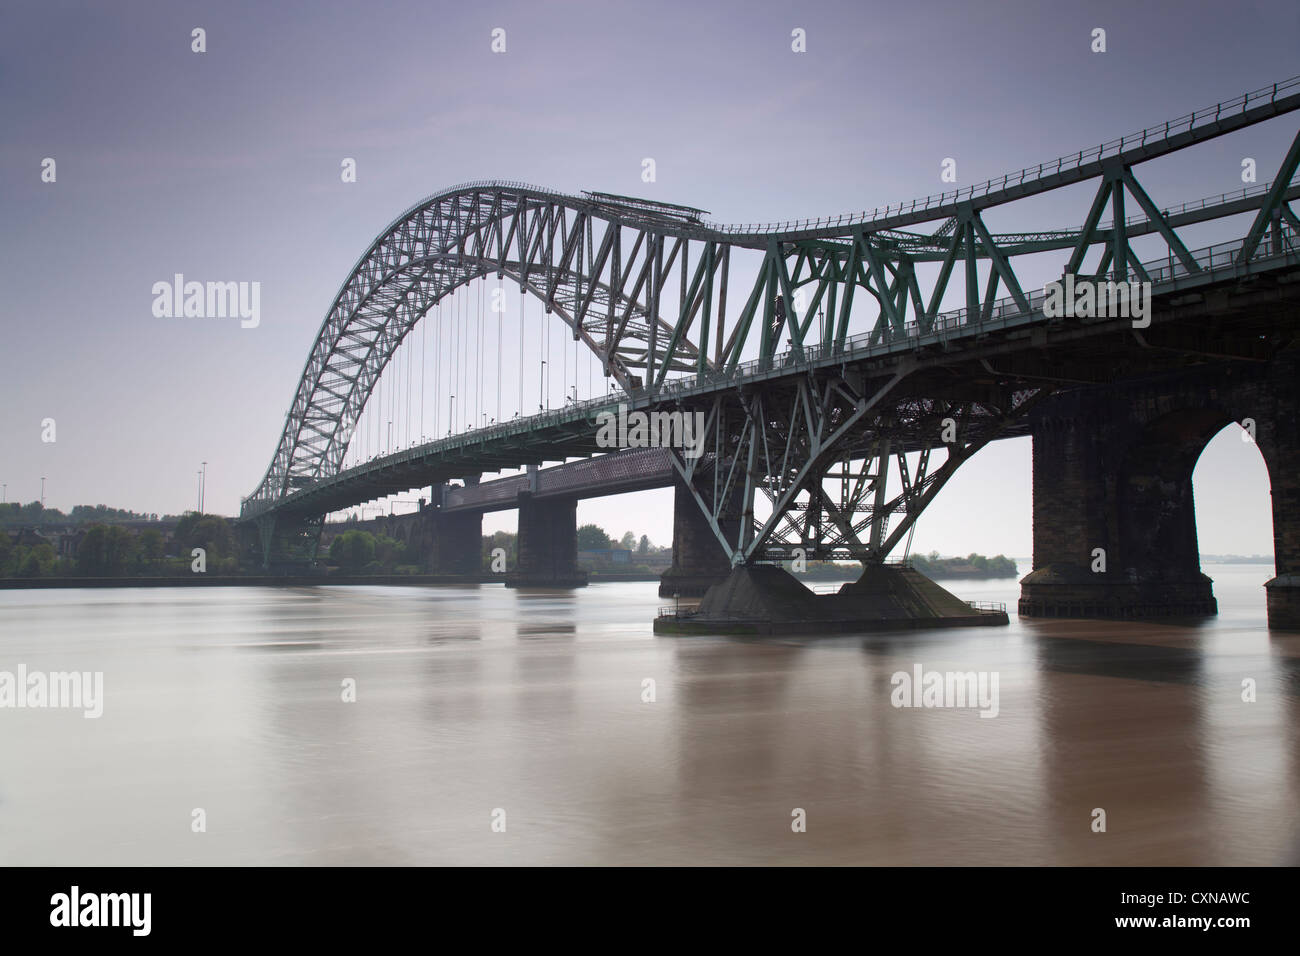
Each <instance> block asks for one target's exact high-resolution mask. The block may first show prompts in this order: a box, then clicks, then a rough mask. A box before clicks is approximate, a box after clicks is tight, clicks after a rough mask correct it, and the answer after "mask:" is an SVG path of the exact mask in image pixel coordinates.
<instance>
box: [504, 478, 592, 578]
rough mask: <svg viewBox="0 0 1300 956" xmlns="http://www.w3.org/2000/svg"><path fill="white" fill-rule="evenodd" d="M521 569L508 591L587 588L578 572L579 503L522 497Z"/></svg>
mask: <svg viewBox="0 0 1300 956" xmlns="http://www.w3.org/2000/svg"><path fill="white" fill-rule="evenodd" d="M517 547H518V560H519V564H518V567H516V568H514V569H513V570H511V571H509V572H507V574H506V582H505V583H506V587H508V588H576V587H584V586H585V585H586V584H587V573H586V572H585V571H581V570H579V569H578V499H576V498H547V499H544V500H538V499H537V498H535V497H534V496H533V494H532V493H531V492H526V491H524V492H520V493H519V538H518V542H517Z"/></svg>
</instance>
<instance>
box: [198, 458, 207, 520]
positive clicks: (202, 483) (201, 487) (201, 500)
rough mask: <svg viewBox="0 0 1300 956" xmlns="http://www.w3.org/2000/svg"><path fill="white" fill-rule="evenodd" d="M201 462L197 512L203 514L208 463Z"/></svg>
mask: <svg viewBox="0 0 1300 956" xmlns="http://www.w3.org/2000/svg"><path fill="white" fill-rule="evenodd" d="M202 464H203V471H201V472H199V514H203V505H204V503H205V501H206V498H207V490H208V463H207V462H206V461H205V462H203V463H202Z"/></svg>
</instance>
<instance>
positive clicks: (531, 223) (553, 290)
mask: <svg viewBox="0 0 1300 956" xmlns="http://www.w3.org/2000/svg"><path fill="white" fill-rule="evenodd" d="M1296 88H1300V79H1297V80H1292V81H1288V82H1287V83H1284V84H1280V85H1279V84H1275V85H1274V86H1273V88H1272V90H1271V92H1270V90H1269V89H1267V88H1266V89H1264V90H1260V91H1255V92H1254V93H1252V94H1247V95H1246V96H1244V97H1241V98H1240V99H1239V101H1238V100H1234V101H1230V102H1228V103H1225V104H1220V105H1219V106H1218V107H1215V108H1214V109H1213V112H1212V114H1211V111H1209V110H1203V111H1198V113H1195V114H1191V115H1190V116H1189V117H1184V118H1183V119H1181V120H1179V121H1177V122H1174V123H1172V124H1165V127H1164V129H1163V131H1161V130H1160V129H1159V128H1153V129H1151V130H1147V131H1144V132H1143V133H1142V135H1141V140H1140V142H1139V141H1138V139H1137V137H1133V138H1131V141H1130V138H1128V137H1126V138H1125V139H1124V140H1121V141H1118V142H1117V144H1103V145H1102V146H1101V147H1097V148H1095V149H1094V150H1089V151H1080V152H1079V154H1078V155H1077V157H1075V156H1071V157H1063V158H1062V159H1061V160H1058V161H1057V162H1056V163H1055V167H1054V168H1053V166H1052V164H1040V166H1039V167H1036V168H1035V169H1034V170H1027V171H1022V172H1021V174H1020V177H1019V179H1018V180H1015V181H1013V180H1014V177H1012V176H1008V177H1003V178H1002V180H1001V182H1000V183H999V182H997V181H990V182H989V183H985V184H983V185H982V186H979V187H971V188H968V189H966V190H958V191H954V192H953V193H951V194H944V195H943V196H939V197H931V198H930V199H927V200H924V201H920V200H918V201H916V202H913V203H911V204H910V206H909V205H907V204H902V205H900V206H899V207H897V208H894V207H890V208H889V209H886V210H884V211H883V212H882V211H880V210H877V211H873V212H872V213H870V214H863V216H861V217H853V216H839V217H835V218H834V219H830V218H828V219H826V220H818V221H817V222H816V223H812V222H802V223H788V224H784V226H783V227H781V228H779V229H774V228H772V227H735V226H731V227H727V226H718V225H714V224H711V223H706V222H704V221H702V219H701V218H700V214H701V213H702V211H701V210H696V209H692V208H689V207H681V206H673V205H670V204H665V203H657V202H653V201H650V200H637V199H629V198H627V197H614V196H609V195H606V194H597V193H588V194H585V195H584V196H572V195H567V194H563V193H559V192H555V191H552V190H546V189H539V188H537V187H531V186H525V185H523V184H518V183H500V182H485V183H477V184H470V185H467V186H462V187H457V188H454V189H451V190H448V191H446V192H444V193H441V194H439V195H436V196H434V197H432V198H430V199H428V200H426V201H424V202H422V203H420V204H418V205H417V206H415V207H412V209H410V210H408V211H407V212H406V213H404V214H403V215H402V216H400V217H399V218H398V219H397V220H395V221H394V222H393V223H392V224H391V225H390V226H389V227H388V229H386V230H385V231H384V233H382V234H381V235H380V236H379V237H378V238H377V239H376V240H375V241H374V243H372V245H371V247H370V248H369V249H368V250H367V252H366V254H365V255H363V256H362V258H361V259H360V260H359V261H358V263H357V265H356V266H355V267H354V268H353V270H352V273H351V274H350V276H349V278H348V280H347V281H346V282H345V283H344V285H343V288H342V289H341V290H340V292H339V293H338V296H337V297H336V299H335V302H334V304H333V306H332V307H331V309H330V311H329V313H328V315H327V317H326V319H325V321H324V323H323V324H322V327H321V330H320V332H319V333H318V335H317V339H316V342H315V344H314V346H313V348H312V351H311V353H310V355H309V357H308V359H307V362H306V365H305V367H304V370H303V374H302V376H301V378H300V380H299V383H298V387H297V390H296V392H295V396H294V400H293V403H292V405H291V407H290V410H289V412H288V414H287V416H286V423H285V427H284V430H283V432H282V435H281V438H280V441H279V444H278V446H277V449H276V453H275V456H274V457H273V459H272V461H271V464H270V466H269V468H268V470H267V473H266V475H265V476H264V478H263V480H262V482H261V484H260V486H259V487H258V489H257V490H256V491H255V492H254V494H253V495H251V496H250V497H249V498H248V499H246V500H245V511H246V513H247V514H248V516H250V517H251V516H252V515H253V514H254V513H260V512H261V511H264V510H265V509H266V508H267V507H273V506H274V505H275V503H277V502H279V501H281V500H282V499H283V498H284V497H286V496H287V495H289V494H291V493H292V492H293V491H294V490H296V489H298V488H303V487H308V486H310V485H311V484H313V483H315V482H317V481H319V480H320V479H321V478H324V477H329V476H331V475H334V474H336V473H337V472H338V469H339V467H340V465H341V462H342V460H343V456H344V454H345V452H346V450H347V446H348V442H349V441H350V439H351V436H352V430H353V428H354V427H355V424H356V422H357V420H358V418H359V416H360V414H361V410H362V408H363V407H364V405H365V402H366V400H367V398H368V397H369V395H370V392H371V389H372V388H373V387H374V384H375V382H376V381H377V380H378V378H379V376H380V374H381V373H382V371H383V369H384V368H385V366H386V364H387V362H388V361H389V359H390V358H391V356H392V355H393V353H394V351H395V350H396V348H397V346H398V345H399V344H400V343H401V342H402V340H403V338H404V337H405V335H406V334H407V333H408V332H409V331H410V329H411V328H412V327H414V325H415V324H416V323H417V322H418V321H419V320H420V319H421V318H422V317H423V316H424V315H425V313H426V312H427V311H428V310H429V308H431V307H432V306H433V305H434V304H435V303H436V302H437V301H439V300H440V299H441V298H443V297H444V296H446V295H449V294H450V293H452V292H453V291H454V290H455V289H457V288H459V287H461V286H463V285H465V284H467V283H468V282H470V281H472V280H473V279H475V278H478V277H482V276H486V275H490V274H491V273H493V272H495V273H496V274H497V275H498V276H501V277H506V276H508V277H509V278H511V279H512V280H513V281H515V282H517V283H518V284H519V285H520V287H521V289H523V290H525V291H527V292H528V293H531V294H532V295H534V296H535V297H537V298H539V299H540V300H541V301H542V302H543V303H544V304H545V307H546V310H547V312H548V313H553V314H556V315H558V316H559V317H560V319H561V320H562V321H564V322H565V323H566V325H568V326H569V327H570V329H571V330H572V333H573V335H574V337H575V338H576V339H578V340H581V341H582V342H583V343H584V344H585V345H586V347H587V348H588V349H590V350H591V351H592V352H593V353H595V354H596V355H597V356H598V357H599V359H600V361H601V363H602V367H603V369H604V370H605V373H606V374H607V375H608V376H610V377H612V378H613V379H615V380H616V381H617V382H618V384H619V385H620V386H621V387H622V388H623V389H624V390H625V391H628V392H634V391H636V390H638V389H642V388H648V389H649V390H651V391H653V390H654V389H655V388H657V387H659V386H662V385H663V384H664V383H665V382H666V381H667V379H668V377H669V375H670V373H672V372H692V371H693V372H705V371H708V370H711V369H715V368H716V369H734V368H735V367H736V365H737V363H738V362H739V361H740V360H741V358H742V356H745V355H752V354H754V353H755V352H757V355H758V358H759V360H760V362H763V363H770V362H771V361H772V360H773V358H774V356H775V355H776V353H777V352H778V351H779V350H780V346H781V339H782V337H783V336H785V337H786V339H787V342H788V344H789V345H790V346H791V349H792V351H793V352H794V354H795V355H798V354H800V353H801V352H802V350H803V349H804V348H805V347H806V346H807V345H808V344H809V338H808V337H809V335H810V333H811V329H812V322H813V319H814V317H815V316H816V315H817V313H818V309H819V307H821V306H825V307H826V309H827V311H828V312H829V321H826V322H824V323H823V325H822V328H821V329H820V332H819V335H818V336H817V338H816V339H815V340H814V341H815V344H816V346H817V347H818V348H822V349H833V348H836V347H839V346H842V345H843V343H844V340H845V337H846V336H847V334H848V331H849V319H850V314H851V310H852V304H853V301H854V292H855V291H856V290H857V289H859V288H861V289H864V290H866V292H867V293H868V294H869V295H871V296H872V297H873V298H874V300H875V302H876V308H877V310H878V311H877V316H876V319H875V324H874V327H873V329H872V333H871V334H872V340H873V341H889V340H890V339H891V338H893V337H895V336H898V335H899V334H901V333H905V332H906V330H907V329H909V328H920V329H924V330H928V329H929V328H930V327H931V326H932V325H933V323H934V322H935V321H936V318H937V316H938V311H937V310H938V308H939V305H940V303H941V302H942V300H943V296H944V293H945V291H946V288H947V283H948V281H949V278H950V277H951V273H952V271H953V268H954V266H955V264H956V261H957V260H958V259H961V260H962V261H963V264H964V273H965V284H966V297H965V298H966V308H965V309H964V310H962V315H961V316H959V317H958V319H957V321H959V322H961V323H962V324H966V323H970V322H973V321H976V320H978V319H981V318H986V317H987V316H988V315H990V314H991V312H992V310H993V307H994V305H995V300H994V297H995V295H996V293H997V291H998V287H999V285H1001V286H1004V287H1005V288H1006V289H1007V290H1008V291H1009V292H1010V294H1011V295H1010V300H1011V301H1012V302H1013V303H1014V304H1015V305H1017V306H1018V307H1021V308H1025V307H1026V305H1027V303H1026V302H1025V296H1024V293H1023V291H1022V290H1021V288H1020V284H1019V282H1018V280H1017V279H1016V277H1015V273H1014V270H1013V269H1012V267H1011V263H1010V259H1011V257H1013V256H1016V255H1021V254H1026V253H1029V252H1037V251H1043V250H1046V249H1067V248H1068V249H1073V250H1074V255H1073V256H1072V257H1071V265H1070V267H1068V268H1070V269H1077V268H1078V267H1079V264H1080V263H1081V262H1082V255H1081V251H1082V252H1086V251H1087V249H1089V248H1090V247H1092V246H1094V245H1100V246H1101V247H1102V249H1103V257H1102V263H1101V266H1100V267H1099V269H1098V272H1099V273H1101V272H1104V271H1105V270H1106V269H1107V268H1111V269H1112V270H1113V272H1114V273H1115V274H1116V275H1117V276H1120V275H1124V276H1127V275H1129V274H1130V273H1129V269H1130V267H1131V268H1132V269H1133V270H1134V272H1133V274H1134V275H1135V276H1136V277H1139V278H1142V277H1145V272H1144V271H1143V270H1142V267H1141V265H1140V264H1139V263H1137V262H1136V261H1135V259H1134V257H1133V256H1131V254H1130V252H1129V249H1128V239H1129V238H1130V237H1133V236H1136V235H1141V234H1145V233H1159V234H1160V235H1161V236H1162V237H1164V238H1165V240H1166V242H1167V243H1168V245H1169V247H1170V258H1171V261H1172V259H1173V257H1174V256H1177V257H1178V259H1179V261H1180V262H1181V263H1182V265H1183V267H1184V268H1187V269H1191V268H1193V267H1195V262H1194V261H1193V260H1191V259H1190V258H1189V256H1188V253H1187V249H1186V246H1185V245H1184V244H1183V243H1182V242H1181V240H1179V239H1178V237H1177V235H1176V232H1175V229H1176V228H1177V227H1178V226H1181V225H1183V224H1188V223H1192V222H1201V221H1205V220H1207V219H1212V218H1217V217H1220V216H1228V215H1234V214H1236V213H1239V212H1244V211H1251V212H1254V213H1255V214H1256V215H1255V221H1254V223H1253V225H1252V227H1251V230H1250V232H1249V234H1248V235H1247V239H1246V245H1249V246H1252V247H1253V246H1254V245H1258V243H1259V241H1260V239H1261V238H1262V237H1263V235H1264V233H1265V232H1266V231H1267V230H1269V229H1270V228H1271V229H1272V231H1273V247H1274V248H1278V247H1280V246H1281V244H1282V240H1283V235H1282V229H1283V224H1285V225H1286V227H1287V228H1288V229H1289V230H1292V232H1291V235H1292V236H1295V235H1296V234H1297V233H1300V222H1298V221H1297V219H1296V216H1295V214H1294V212H1293V211H1292V210H1291V208H1290V206H1289V205H1288V202H1289V201H1290V200H1291V199H1293V198H1295V197H1296V196H1297V195H1300V186H1293V185H1292V184H1291V182H1290V180H1291V177H1292V176H1293V175H1294V173H1295V169H1296V165H1297V162H1298V161H1300V137H1297V141H1296V143H1293V145H1292V147H1291V150H1290V152H1289V153H1288V154H1287V157H1286V159H1285V160H1284V161H1283V163H1282V166H1281V169H1280V172H1279V176H1278V178H1277V179H1276V180H1275V182H1274V183H1272V184H1271V185H1269V186H1267V187H1265V188H1264V189H1261V190H1257V191H1256V192H1255V193H1254V194H1251V195H1247V194H1246V193H1244V192H1243V194H1242V195H1240V196H1238V195H1236V194H1232V195H1231V196H1229V195H1225V196H1221V197H1217V198H1216V199H1215V200H1213V201H1202V202H1200V203H1192V204H1184V205H1183V206H1182V207H1180V208H1179V209H1177V210H1167V211H1165V212H1163V213H1162V212H1160V211H1158V210H1157V209H1156V208H1155V205H1154V203H1153V202H1151V200H1150V199H1149V197H1147V196H1146V194H1145V192H1144V191H1143V190H1142V188H1141V186H1139V185H1138V183H1137V180H1136V178H1135V177H1134V176H1133V174H1132V167H1133V166H1134V165H1136V164H1138V163H1141V162H1145V161H1148V160H1150V159H1153V158H1155V157H1157V156H1160V155H1165V154H1168V153H1170V152H1173V151H1175V150H1177V149H1181V148H1184V147H1186V146H1189V145H1192V144H1194V143H1197V142H1202V141H1205V140H1207V139H1210V138H1213V137H1216V136H1220V135H1224V134H1227V133H1230V132H1232V131H1234V130H1236V129H1240V128H1243V127H1245V126H1248V125H1250V124H1252V123H1257V122H1260V121H1262V120H1264V119H1268V118H1271V117H1273V116H1276V115H1279V114H1282V113H1286V112H1289V111H1291V110H1295V109H1297V108H1300V92H1296V91H1295V89H1296ZM1094 154H1095V156H1094ZM1029 173H1032V174H1033V175H1028V176H1027V174H1029ZM1091 178H1099V179H1100V181H1101V188H1100V190H1099V192H1098V195H1097V199H1096V201H1095V202H1094V204H1093V208H1092V209H1091V210H1090V212H1089V215H1088V217H1087V219H1086V221H1085V223H1084V224H1083V226H1082V227H1081V228H1079V229H1077V230H1059V231H1053V232H1039V233H1019V234H1009V235H1001V234H992V233H990V232H989V230H988V229H987V228H986V227H985V226H984V224H983V221H982V217H981V211H982V210H985V209H988V208H991V207H994V206H998V205H1002V204H1005V203H1009V202H1014V201H1015V200H1016V199H1018V198H1020V197H1023V196H1029V195H1036V194H1038V193H1042V192H1045V191H1047V190H1050V189H1056V188H1059V187H1061V186H1065V185H1069V184H1071V183H1075V182H1080V181H1084V180H1087V179H1091ZM1126 191H1127V193H1128V194H1130V195H1132V196H1133V197H1134V198H1135V199H1136V200H1137V202H1138V204H1139V206H1140V207H1141V208H1142V209H1143V212H1144V213H1145V218H1142V219H1139V220H1137V221H1133V222H1130V221H1127V220H1126V219H1125V217H1124V214H1123V201H1122V200H1123V197H1124V195H1125V192H1126ZM1107 199H1109V200H1110V202H1111V205H1112V207H1113V210H1114V216H1113V220H1112V222H1111V223H1110V224H1107V225H1103V224H1101V223H1100V213H1101V211H1103V210H1104V206H1105V204H1106V201H1107ZM936 221H938V222H939V226H938V228H937V229H935V231H934V232H933V233H931V234H928V235H927V234H921V233H916V232H909V231H905V230H904V229H903V227H906V226H910V225H914V224H918V223H925V222H936ZM733 247H735V248H741V249H749V250H754V251H755V252H757V253H761V259H762V263H761V267H760V269H759V272H758V275H757V277H756V279H755V281H754V283H753V285H752V287H751V291H750V294H749V296H748V299H747V302H746V305H745V307H744V309H743V310H742V311H741V314H740V315H739V316H737V317H736V320H735V322H734V323H732V325H731V326H730V329H729V330H728V326H727V321H726V313H725V310H726V301H727V286H728V281H729V273H730V266H731V259H732V250H733ZM1252 253H1253V248H1252ZM1244 254H1245V249H1244V248H1243V255H1244ZM1247 258H1249V257H1248V256H1247ZM978 259H988V260H989V261H990V262H991V264H992V267H991V269H990V273H989V278H988V282H987V283H986V286H985V288H984V290H983V291H982V292H981V290H980V289H979V282H978V273H977V272H976V268H975V266H976V261H977V260H978ZM927 260H928V261H938V262H940V263H941V264H942V265H941V269H940V275H939V277H938V279H937V280H936V281H934V282H933V283H932V284H931V286H930V288H929V289H922V288H921V285H920V283H919V282H918V279H917V274H916V271H915V268H914V266H915V263H916V262H920V261H927ZM674 269H675V270H676V278H675V279H674V278H673V277H672V275H671V274H672V273H673V271H674ZM674 282H675V283H676V285H677V289H676V294H674V290H673V289H672V288H671V286H672V285H673V284H674ZM804 286H811V288H812V292H813V295H812V302H811V304H809V305H806V306H804V307H803V308H802V309H799V308H797V307H796V301H795V293H796V291H797V290H800V289H802V287H804ZM760 308H761V319H759V321H757V322H756V321H755V319H756V318H758V316H759V314H760V313H759V310H760ZM693 331H695V332H696V334H697V337H696V339H695V340H694V341H693V340H692V337H691V333H692V332H693ZM710 337H712V339H713V341H712V343H710ZM696 342H698V343H699V344H698V345H697V344H696ZM638 371H640V372H643V373H644V374H643V376H638V375H635V374H634V372H638ZM250 504H251V505H256V506H257V507H253V508H250V507H249V505H250Z"/></svg>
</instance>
